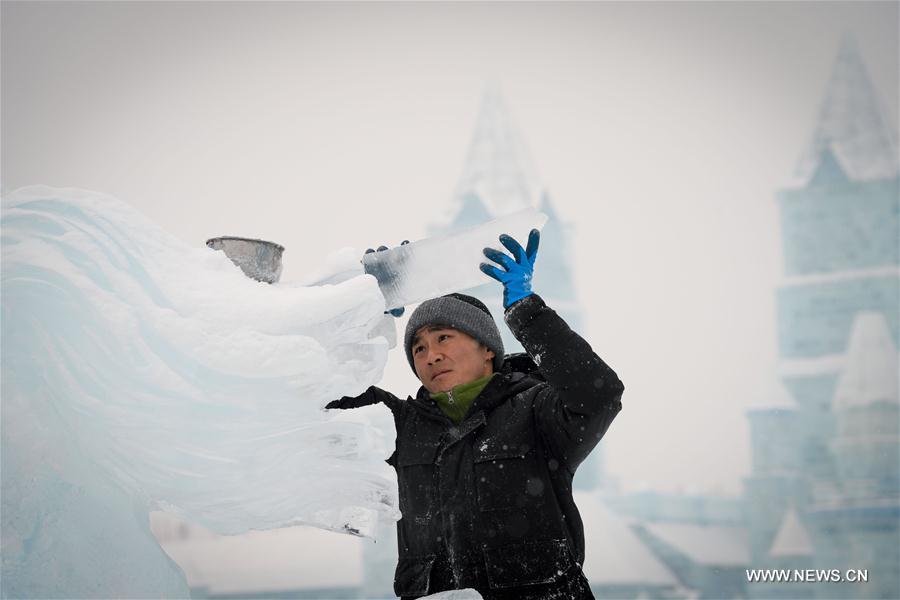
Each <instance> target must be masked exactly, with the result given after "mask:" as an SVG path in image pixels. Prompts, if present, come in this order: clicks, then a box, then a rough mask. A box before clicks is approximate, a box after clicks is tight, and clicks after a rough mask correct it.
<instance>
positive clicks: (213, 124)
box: [2, 1, 900, 494]
mask: <svg viewBox="0 0 900 600" xmlns="http://www.w3.org/2000/svg"><path fill="white" fill-rule="evenodd" d="M844 32H849V33H851V34H853V35H854V36H855V38H856V41H857V45H858V48H859V51H860V53H861V55H862V58H863V60H864V61H865V63H866V65H867V67H868V70H869V73H870V76H871V77H872V79H873V82H874V84H875V87H876V89H877V90H878V92H879V94H880V101H881V103H882V105H883V106H884V107H886V108H887V109H888V118H889V120H890V121H891V122H893V123H894V124H895V126H896V123H897V106H898V91H897V90H898V72H900V69H898V58H897V57H898V3H897V2H883V3H868V2H852V3H839V2H798V3H788V2H784V3H773V2H754V3H749V2H748V3H742V2H722V3H714V2H702V3H687V2H666V3H654V2H644V3H614V2H606V3H566V4H563V3H554V4H549V3H548V4H544V3H526V4H516V3H495V4H486V3H485V4H480V3H447V4H443V3H441V4H439V3H422V4H418V3H396V4H390V3H364V4H355V3H330V4H318V3H288V2H275V3H261V2H245V3H241V2H232V3H216V2H195V3H180V2H157V3H137V2H103V3H80V2H64V3H50V2H33V3H31V2H27V3H17V2H7V1H4V2H3V3H2V186H3V190H4V192H6V191H9V190H11V189H15V188H17V187H19V186H21V185H26V184H33V183H42V184H48V185H53V186H60V187H70V186H71V187H81V188H88V189H92V190H97V191H102V192H107V193H110V194H113V195H115V196H117V197H119V198H121V199H122V200H124V201H126V202H128V203H130V204H132V205H133V206H135V207H137V208H138V209H139V210H141V211H142V212H144V213H145V214H147V215H148V216H150V217H151V218H152V219H154V220H155V221H156V222H158V223H159V224H160V225H161V226H162V227H163V228H164V229H166V230H168V231H169V232H171V233H173V234H175V235H176V236H178V237H179V238H181V239H183V240H184V241H186V242H188V243H191V244H196V245H202V244H203V242H204V240H205V239H207V238H208V237H212V236H216V235H243V236H249V237H260V238H265V239H270V240H274V241H277V242H279V243H281V244H283V245H284V246H285V247H286V248H287V250H286V252H285V255H284V263H285V272H284V276H283V280H290V279H292V278H296V277H298V276H300V275H302V274H303V273H304V272H306V271H309V270H311V269H312V268H313V267H315V265H316V264H317V263H319V262H320V261H321V259H322V257H324V256H325V255H326V254H328V253H329V252H331V251H333V250H336V249H338V248H341V247H344V246H359V247H363V248H364V247H366V246H367V245H372V244H379V243H397V242H398V241H399V240H401V239H404V238H409V239H417V238H421V237H423V236H424V235H425V231H426V227H427V226H428V224H430V223H431V222H433V221H434V220H435V219H436V218H437V216H438V215H440V214H442V213H443V212H444V209H445V208H446V206H447V204H448V203H449V201H450V195H451V192H452V190H453V188H454V185H455V183H456V180H457V178H458V177H459V175H460V173H461V170H462V166H463V159H464V157H465V152H466V148H467V145H468V143H469V141H470V136H471V133H472V130H473V127H474V123H475V117H476V114H477V110H478V105H479V100H480V98H481V95H482V92H483V90H484V88H485V85H486V83H487V82H488V81H490V80H492V79H493V80H497V81H499V82H500V85H501V88H502V90H503V93H504V96H505V99H506V103H507V106H508V107H509V109H510V112H511V114H512V117H513V119H514V121H515V122H516V124H517V125H518V127H519V129H520V131H521V133H522V135H523V136H524V138H525V140H526V142H527V144H528V147H529V150H530V153H531V156H532V158H533V162H534V163H535V165H536V167H537V170H538V174H539V176H540V178H541V181H542V182H543V183H544V185H545V186H546V187H547V188H548V189H549V191H550V193H551V195H552V198H553V200H554V202H555V203H556V206H557V207H558V211H559V214H560V215H561V217H562V218H563V219H564V220H565V221H567V222H570V223H572V224H573V225H574V227H575V233H576V237H575V238H574V239H573V243H572V245H571V248H572V251H573V254H572V263H573V265H574V268H575V272H576V277H577V279H576V284H577V288H578V294H579V297H580V300H581V302H582V304H583V306H584V307H585V309H586V313H587V315H586V316H587V320H588V323H587V326H586V330H585V331H584V332H583V333H584V334H585V336H586V337H587V338H588V339H589V340H590V341H591V342H592V344H593V345H594V347H595V349H596V350H597V352H598V353H599V354H600V355H601V356H602V357H603V358H604V359H606V360H607V362H609V363H610V365H612V366H613V368H615V369H616V370H617V371H618V373H619V374H620V376H621V378H622V379H623V381H624V382H625V385H626V393H625V397H624V405H625V408H624V410H623V412H622V413H621V414H620V416H619V417H618V418H617V420H616V422H615V423H614V424H613V426H612V428H611V429H610V432H609V434H608V436H607V438H606V439H605V440H604V442H603V444H604V446H605V448H606V460H607V466H608V470H609V471H610V473H612V474H613V475H614V476H616V477H617V478H618V479H619V480H620V481H621V483H622V484H623V485H624V486H625V487H626V488H636V487H641V486H650V487H653V488H658V489H662V490H679V489H680V490H684V491H689V490H703V491H719V492H723V493H728V494H738V493H740V491H741V485H742V482H741V478H742V477H743V476H745V475H747V474H748V472H749V468H750V457H749V438H748V429H747V421H746V416H745V411H746V409H747V407H748V406H750V405H752V404H753V403H754V402H757V401H759V399H760V397H761V396H762V395H764V394H766V393H767V390H768V389H769V388H770V386H772V385H774V383H773V382H774V380H775V366H776V359H777V357H776V347H775V339H776V337H775V334H776V330H775V327H776V323H775V313H774V295H775V289H776V287H777V285H778V283H779V280H780V278H781V275H782V262H781V260H782V259H781V247H780V237H779V221H778V213H777V205H776V202H775V192H776V190H777V189H779V188H780V187H782V186H783V185H785V184H786V183H787V181H788V180H789V179H790V175H791V173H792V171H793V168H794V166H795V163H796V160H797V158H798V157H799V155H800V153H801V151H802V150H803V148H804V146H805V144H806V143H807V141H808V139H809V137H810V136H811V134H812V130H813V127H814V123H815V118H816V112H817V109H818V105H819V102H820V100H821V98H822V94H823V92H824V86H825V83H826V80H827V78H828V75H829V72H830V69H831V66H832V62H833V59H834V56H835V53H836V52H837V49H838V46H839V42H840V39H841V35H842V34H843V33H844ZM538 268H540V262H538ZM538 291H540V290H538ZM495 310H499V307H496V308H495ZM383 384H384V387H387V388H389V389H392V390H393V391H395V392H397V393H398V394H406V393H410V392H412V391H413V387H414V384H415V381H414V380H413V379H412V376H411V374H410V373H409V371H408V366H407V365H406V362H405V359H404V358H403V355H402V351H401V350H399V349H398V350H395V352H394V355H393V356H392V358H391V363H390V364H389V365H388V368H387V372H386V376H385V379H384V381H383Z"/></svg>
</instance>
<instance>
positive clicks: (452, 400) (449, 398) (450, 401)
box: [447, 390, 456, 404]
mask: <svg viewBox="0 0 900 600" xmlns="http://www.w3.org/2000/svg"><path fill="white" fill-rule="evenodd" d="M447 402H449V403H450V404H453V403H454V402H456V401H455V400H454V399H453V390H450V391H449V392H447Z"/></svg>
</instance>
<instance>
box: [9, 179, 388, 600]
mask: <svg viewBox="0 0 900 600" xmlns="http://www.w3.org/2000/svg"><path fill="white" fill-rule="evenodd" d="M336 257H337V258H335V259H333V260H332V262H331V263H330V264H328V265H327V268H326V269H324V270H323V271H322V272H320V273H317V274H316V278H318V279H319V280H330V281H332V282H333V285H331V284H330V285H319V286H314V287H309V286H302V285H300V284H296V283H295V284H291V283H281V284H276V285H267V284H264V283H259V282H256V281H252V280H250V279H248V278H246V277H245V276H244V275H243V274H242V273H241V272H240V270H238V269H237V268H236V267H235V266H234V265H232V263H231V262H230V261H229V260H228V258H227V257H226V256H225V255H224V254H222V253H221V252H216V251H214V250H211V249H208V248H206V247H205V246H203V245H202V242H201V243H200V244H198V245H197V247H191V246H188V245H186V244H184V243H182V242H181V241H179V240H177V239H176V238H174V237H172V236H170V235H168V234H166V233H165V232H164V231H162V230H160V229H159V228H158V227H157V226H155V225H154V224H153V223H151V222H150V221H148V220H147V219H145V218H144V217H143V216H141V215H140V214H138V213H137V212H136V211H134V210H133V209H131V208H130V207H129V206H127V205H126V204H124V203H122V202H119V201H117V200H116V199H114V198H111V197H109V196H105V195H101V194H96V193H91V192H85V191H79V190H72V189H64V190H62V189H52V188H47V187H29V188H23V189H21V190H19V191H16V192H14V193H12V194H11V195H10V196H9V197H7V198H4V200H3V214H2V492H3V493H2V522H0V523H2V596H3V597H122V598H126V597H151V596H152V597H186V596H188V595H189V592H188V590H187V587H186V585H185V582H184V578H183V576H182V574H181V571H180V569H179V568H178V567H177V566H176V565H175V564H174V563H172V562H171V561H170V560H169V559H168V557H167V556H166V555H165V554H164V553H163V551H162V550H161V549H160V548H159V546H158V544H157V542H156V540H155V539H154V538H153V536H152V535H151V533H150V530H149V525H148V517H147V515H148V512H149V511H150V510H152V509H155V508H159V507H162V508H164V509H166V510H169V511H172V512H174V513H176V514H178V515H179V516H181V517H184V518H186V519H188V520H191V521H193V522H196V523H198V524H200V525H203V526H204V527H207V528H209V529H211V530H213V531H216V532H219V533H226V534H227V533H238V532H243V531H246V530H249V529H266V528H274V527H281V526H286V525H292V524H299V523H305V524H310V525H315V526H318V527H322V528H326V529H334V530H344V531H348V532H352V533H360V534H366V533H368V532H370V531H371V529H372V528H373V527H374V523H375V521H376V518H377V516H378V513H379V512H380V513H383V514H384V515H386V516H388V517H389V518H393V519H397V518H399V514H398V512H397V501H396V497H395V494H396V483H395V479H394V474H393V472H392V471H391V470H390V468H389V467H388V466H387V465H386V464H385V463H384V458H386V457H387V456H388V455H389V454H390V451H391V450H392V449H393V448H392V446H393V444H392V443H390V442H392V439H391V433H392V432H390V431H387V432H384V433H382V432H381V430H380V429H379V428H376V427H373V426H371V424H370V423H369V421H368V417H367V415H366V414H364V413H359V412H357V411H341V412H340V413H332V412H330V411H329V412H326V411H323V410H322V406H324V404H325V403H326V402H327V401H329V400H332V399H334V398H337V397H340V396H342V395H345V394H357V393H360V392H361V391H362V390H363V389H365V388H366V387H367V386H369V385H371V384H373V383H374V382H376V381H377V380H378V379H379V378H380V375H381V370H382V368H383V366H384V364H385V361H386V358H387V351H388V349H389V345H390V342H389V341H388V340H387V339H386V338H385V337H384V336H382V335H380V333H379V332H380V331H381V330H380V329H379V327H383V325H384V316H383V311H384V298H383V297H382V295H381V294H380V292H379V289H378V286H377V284H376V282H375V280H374V278H372V277H369V276H364V275H362V267H361V266H360V265H359V254H358V253H355V252H346V251H345V252H343V253H341V254H337V255H336ZM325 271H328V272H325ZM354 275H357V276H354ZM348 276H350V277H349V278H348ZM389 446H390V447H389Z"/></svg>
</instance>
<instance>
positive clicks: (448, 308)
mask: <svg viewBox="0 0 900 600" xmlns="http://www.w3.org/2000/svg"><path fill="white" fill-rule="evenodd" d="M426 325H445V326H447V327H452V328H453V329H458V330H460V331H462V332H463V333H467V334H469V335H470V336H472V337H473V338H475V339H476V340H478V341H479V342H481V343H482V344H484V345H485V346H487V348H488V350H493V352H494V372H498V371H500V367H501V366H502V365H503V338H501V337H500V330H499V329H497V324H496V323H495V322H494V317H493V316H491V311H489V310H488V307H487V306H485V305H484V303H483V302H482V301H481V300H479V299H478V298H473V297H472V296H466V295H465V294H447V295H446V296H441V297H440V298H432V299H431V300H426V301H425V302H423V303H422V304H420V305H419V307H418V308H417V309H416V310H414V311H413V314H412V315H410V317H409V321H408V322H407V323H406V333H405V334H404V336H403V347H404V348H405V349H406V359H407V360H408V361H409V366H410V367H412V370H413V373H415V372H416V366H415V363H414V362H413V355H412V343H413V337H415V335H416V332H417V331H418V330H420V329H421V328H422V327H425V326H426Z"/></svg>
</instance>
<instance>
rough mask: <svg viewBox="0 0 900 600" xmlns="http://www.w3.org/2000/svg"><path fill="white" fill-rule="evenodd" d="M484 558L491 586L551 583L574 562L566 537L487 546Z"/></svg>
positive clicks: (502, 586) (504, 586)
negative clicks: (494, 546)
mask: <svg viewBox="0 0 900 600" xmlns="http://www.w3.org/2000/svg"><path fill="white" fill-rule="evenodd" d="M484 562H485V567H486V569H487V576H488V583H489V584H490V586H491V588H508V587H517V586H522V585H538V584H542V583H551V582H553V581H556V580H557V579H559V578H561V577H563V576H564V575H565V574H566V573H567V572H568V571H569V569H571V568H572V566H573V565H574V562H573V561H572V558H571V555H570V554H569V546H568V544H567V543H566V540H564V539H561V540H544V541H534V542H521V543H517V544H507V545H505V546H500V547H498V548H484Z"/></svg>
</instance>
